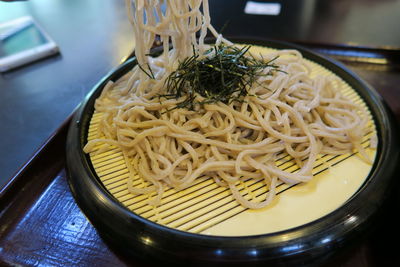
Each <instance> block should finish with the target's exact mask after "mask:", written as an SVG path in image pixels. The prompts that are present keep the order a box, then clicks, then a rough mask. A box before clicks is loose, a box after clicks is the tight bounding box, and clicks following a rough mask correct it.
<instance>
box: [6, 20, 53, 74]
mask: <svg viewBox="0 0 400 267" xmlns="http://www.w3.org/2000/svg"><path fill="white" fill-rule="evenodd" d="M58 52H59V49H58V46H57V44H56V43H55V42H54V41H53V40H52V39H51V38H50V36H49V35H48V34H47V33H46V32H45V31H44V30H43V29H42V28H41V27H40V26H39V25H38V24H37V23H36V22H35V21H34V20H33V18H32V17H29V16H27V17H21V18H18V19H14V20H12V21H7V22H5V23H2V24H0V71H1V72H4V71H8V70H11V69H14V68H17V67H20V66H22V65H25V64H29V63H31V62H34V61H37V60H39V59H42V58H45V57H48V56H51V55H54V54H57V53H58Z"/></svg>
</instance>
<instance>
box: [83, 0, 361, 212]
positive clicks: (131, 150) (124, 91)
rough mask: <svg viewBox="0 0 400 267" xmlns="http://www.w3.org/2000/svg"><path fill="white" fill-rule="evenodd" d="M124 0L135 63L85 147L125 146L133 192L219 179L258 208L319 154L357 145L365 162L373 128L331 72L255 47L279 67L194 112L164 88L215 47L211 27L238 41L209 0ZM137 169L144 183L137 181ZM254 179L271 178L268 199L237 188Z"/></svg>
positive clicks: (304, 173)
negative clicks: (242, 92)
mask: <svg viewBox="0 0 400 267" xmlns="http://www.w3.org/2000/svg"><path fill="white" fill-rule="evenodd" d="M126 2H127V10H128V15H129V19H130V21H131V23H132V24H133V28H134V36H135V38H136V51H135V53H136V57H137V61H138V65H136V66H135V67H134V68H133V69H132V71H131V72H130V73H128V74H127V75H125V76H124V77H122V78H121V79H120V80H118V81H117V82H115V83H113V82H109V83H108V84H107V86H106V87H105V88H104V90H103V92H102V94H101V96H100V97H99V98H98V99H97V100H96V103H95V109H96V112H100V113H102V120H101V121H100V124H99V130H98V131H99V135H98V138H96V139H94V140H91V141H89V142H88V143H87V145H86V146H85V148H84V151H85V152H86V153H89V152H95V151H97V152H101V151H102V149H104V147H107V146H103V145H99V144H106V145H114V146H117V147H118V148H120V149H121V151H122V152H123V155H124V158H125V161H126V165H127V168H128V170H129V173H130V177H129V178H128V190H129V191H130V192H131V193H133V194H149V195H150V194H154V193H156V194H155V197H154V198H153V199H151V200H150V202H149V203H150V204H152V205H157V204H159V203H160V201H161V198H162V196H163V192H164V190H165V189H166V188H168V187H172V188H175V189H177V190H181V189H184V188H187V187H189V186H191V185H192V184H193V182H194V181H195V180H196V179H203V178H204V177H212V178H213V179H214V180H215V182H216V183H217V184H219V185H220V186H224V187H227V188H229V189H230V191H231V192H232V195H233V197H234V198H235V199H236V200H237V201H238V202H239V203H240V204H241V205H243V206H244V207H247V208H251V209H260V208H263V207H265V206H267V205H268V204H269V203H270V202H271V201H272V199H273V198H274V195H275V187H276V186H277V184H278V183H279V182H280V181H283V182H285V183H290V184H295V183H299V182H307V181H309V180H310V179H312V169H313V166H314V163H315V161H316V159H317V157H318V154H344V153H349V152H353V151H354V150H356V151H358V152H360V154H361V155H363V156H364V158H365V160H368V157H367V155H366V153H365V151H364V149H363V148H362V146H361V143H360V142H361V139H362V137H363V136H364V134H365V133H366V124H367V115H366V113H365V110H364V108H363V107H360V106H359V105H357V104H356V103H353V102H351V101H350V100H348V99H347V98H346V97H344V96H343V95H342V94H341V92H340V91H341V90H340V88H339V82H338V81H337V80H335V78H334V77H323V76H317V77H314V78H311V77H310V69H309V67H308V66H307V64H306V63H305V61H304V60H303V58H302V55H301V54H300V53H299V52H298V51H296V50H280V51H275V52H271V53H268V54H262V55H252V56H254V57H256V58H257V59H258V60H260V61H264V62H268V61H271V60H274V64H275V65H277V66H279V71H276V70H272V69H270V68H265V69H264V70H263V71H262V72H263V74H264V75H260V76H259V77H258V78H257V81H256V82H254V83H253V84H252V85H251V86H249V88H247V91H248V95H246V96H243V99H242V101H233V102H231V103H222V102H217V103H213V104H204V105H199V106H198V107H197V108H196V109H195V110H190V109H185V108H176V106H177V105H178V104H179V103H181V102H182V99H183V98H184V97H182V98H178V99H161V98H160V97H157V96H159V95H162V94H165V90H166V88H165V84H166V80H167V79H168V77H169V75H170V74H171V73H172V72H173V71H174V70H176V68H177V67H178V65H179V63H180V62H182V60H184V59H185V58H188V57H190V56H192V55H193V53H194V51H196V52H197V53H198V54H200V55H203V54H204V53H205V51H207V50H208V49H209V48H210V46H209V45H206V44H205V43H204V38H205V36H206V33H207V30H209V31H210V32H211V33H212V34H213V35H214V36H215V37H216V45H219V44H224V45H233V44H232V43H230V42H229V41H228V40H226V39H224V38H223V37H222V36H221V35H218V33H217V32H216V31H215V29H214V28H213V27H212V26H211V24H210V15H209V10H208V1H207V0H189V1H184V0H179V1H165V2H164V1H155V0H148V1H145V0H136V1H131V0H126ZM162 4H165V6H166V9H165V11H164V10H163V9H162ZM201 8H202V10H203V12H204V13H202V12H201ZM156 36H159V37H160V38H161V41H162V43H163V46H164V50H163V53H162V54H161V55H160V56H158V57H155V58H154V57H151V56H149V54H150V49H151V47H152V45H153V43H154V40H155V38H156ZM170 43H171V44H172V48H171V49H170V48H169V44H170ZM248 53H250V52H248ZM207 56H210V55H207ZM211 56H212V55H211ZM197 99H200V100H201V99H202V96H200V95H198V96H197ZM285 154H287V155H290V157H292V158H293V162H294V163H295V164H296V165H297V166H298V170H297V171H295V172H294V173H291V172H288V171H285V170H282V169H280V168H279V167H278V166H277V163H276V162H275V161H276V159H277V157H278V155H285ZM136 174H139V176H140V177H141V178H142V179H143V180H144V181H146V183H145V182H144V183H143V184H142V185H141V186H139V187H138V186H133V183H132V181H133V179H134V177H135V176H136ZM248 179H253V180H257V181H263V182H264V183H265V186H266V187H268V189H269V190H268V191H267V193H266V196H265V199H264V200H262V201H252V200H249V199H248V198H246V197H244V196H242V194H241V193H240V191H239V190H238V189H237V186H238V185H239V183H240V181H245V180H248Z"/></svg>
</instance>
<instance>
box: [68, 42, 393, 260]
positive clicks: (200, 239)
mask: <svg viewBox="0 0 400 267" xmlns="http://www.w3.org/2000/svg"><path fill="white" fill-rule="evenodd" d="M234 41H235V42H237V43H248V44H254V45H259V46H266V47H270V48H277V49H288V48H289V49H292V48H293V49H297V50H299V51H300V52H301V53H302V54H303V56H304V57H305V58H307V59H308V60H311V61H313V62H316V63H318V64H320V65H322V66H323V67H325V68H327V69H329V70H330V71H332V72H333V73H335V74H336V75H337V76H339V77H341V78H342V79H343V80H344V81H345V82H347V83H348V84H349V85H350V86H351V87H352V88H353V89H354V90H355V91H357V93H358V94H359V95H360V97H361V98H362V99H363V100H364V102H365V103H366V104H367V106H368V108H369V110H370V113H371V115H372V117H373V119H374V121H375V126H376V132H377V136H378V140H379V145H378V148H377V152H376V159H375V162H374V165H373V166H372V170H371V171H370V173H369V176H368V177H367V179H366V180H365V182H364V183H363V185H362V186H361V187H360V189H359V190H358V191H357V192H356V193H355V194H354V195H353V196H352V197H351V198H350V199H349V200H348V201H346V202H345V203H344V204H343V205H342V206H340V207H339V208H337V209H336V210H334V211H333V212H330V213H329V214H327V215H325V216H323V217H321V218H319V219H317V220H314V221H312V222H309V223H306V224H304V225H301V226H298V227H295V228H292V229H287V230H284V231H279V232H273V233H269V234H261V235H252V236H210V235H203V234H194V233H190V232H185V231H180V230H176V229H173V228H170V227H166V226H162V225H160V224H157V223H155V222H152V221H150V220H147V219H145V218H143V217H141V216H139V215H137V214H135V213H133V212H132V211H130V210H129V209H127V208H126V207H125V206H124V205H122V204H121V203H120V202H119V201H118V200H117V199H116V198H115V197H114V196H113V195H112V194H111V193H110V192H109V191H108V190H107V189H106V188H105V186H104V185H103V183H102V182H101V181H100V179H99V177H98V176H97V174H96V172H95V170H94V168H93V166H92V163H91V160H90V157H89V156H88V155H86V154H85V153H83V151H82V148H83V146H84V145H85V143H86V142H87V135H88V127H89V124H90V120H91V118H92V115H93V112H94V102H95V100H96V98H97V97H98V96H99V95H100V93H101V91H102V89H103V87H104V86H105V84H106V83H107V81H109V80H113V81H116V80H118V78H120V77H121V76H122V75H124V74H125V73H127V72H128V71H129V70H131V69H132V67H133V66H134V65H135V64H136V61H135V59H134V58H132V59H130V60H128V61H127V62H125V63H124V64H122V65H121V66H119V67H118V68H117V69H115V70H114V71H112V72H111V73H110V74H108V75H107V76H106V77H105V78H104V79H103V80H101V81H100V82H99V83H98V84H97V85H96V86H95V87H94V89H93V90H92V92H91V93H90V94H89V95H88V96H87V97H86V99H85V100H84V101H83V102H82V104H81V106H80V108H79V110H78V111H77V112H76V114H75V116H74V119H73V121H72V123H71V126H70V129H69V134H68V140H67V171H68V177H69V184H70V187H71V190H72V193H73V195H74V197H75V199H76V201H77V203H78V205H79V206H80V208H81V209H82V211H83V212H84V213H85V215H86V216H87V217H88V219H89V220H90V222H91V223H92V224H93V225H94V227H95V228H96V229H97V230H98V232H99V233H100V235H101V236H102V237H103V238H104V239H105V240H106V241H108V242H110V243H112V244H113V245H114V246H115V247H117V248H118V250H120V251H122V252H124V253H126V254H131V255H135V256H139V257H141V258H146V259H148V260H149V261H150V262H154V261H164V260H167V261H170V262H177V263H185V262H190V263H210V264H222V263H247V264H249V263H265V262H269V263H275V264H277V265H280V264H283V265H285V264H302V265H304V264H315V263H320V262H322V261H324V260H326V259H328V258H329V257H331V256H332V255H334V254H335V253H336V252H337V251H340V250H341V249H342V248H343V247H346V246H347V245H348V244H351V243H352V241H354V240H358V238H359V237H360V236H362V235H363V234H364V233H365V231H366V230H367V229H368V228H369V226H370V225H371V223H372V222H374V218H376V217H377V216H376V215H377V213H378V210H379V209H380V207H381V206H382V205H383V204H384V201H385V199H386V196H387V195H388V193H389V192H390V186H391V183H392V181H393V179H392V177H393V174H394V172H395V170H396V164H397V162H398V160H399V143H398V141H397V140H396V137H397V134H396V130H395V126H394V125H395V124H394V122H393V119H392V117H391V115H390V112H389V110H388V109H387V107H386V105H385V104H384V103H383V101H382V99H381V97H380V96H379V95H378V94H377V93H376V92H375V90H374V89H372V88H371V87H370V86H369V85H368V84H366V83H365V82H364V81H362V80H361V79H360V78H358V77H357V76H356V75H355V74H354V73H352V72H351V71H349V70H348V69H347V68H346V67H344V66H343V65H341V64H340V63H338V62H336V61H334V60H331V59H328V58H325V57H322V56H320V55H317V54H315V53H313V52H311V51H309V50H307V49H304V48H302V47H298V46H295V45H292V44H288V43H282V42H275V41H270V40H264V41H260V40H259V41H249V40H234Z"/></svg>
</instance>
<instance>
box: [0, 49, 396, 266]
mask: <svg viewBox="0 0 400 267" xmlns="http://www.w3.org/2000/svg"><path fill="white" fill-rule="evenodd" d="M301 45H303V46H306V47H308V48H311V49H312V50H314V51H316V52H320V53H323V54H326V55H329V56H331V57H334V58H336V59H338V60H340V61H342V62H343V63H344V64H345V65H346V66H347V67H349V68H350V69H352V70H353V71H355V72H356V73H357V74H358V75H359V76H361V77H362V78H363V79H364V80H366V81H367V82H368V83H370V84H371V85H372V86H373V87H374V88H375V89H376V90H377V91H378V92H379V93H380V94H381V95H382V97H383V98H384V99H385V100H386V102H387V103H388V105H389V107H390V108H391V110H392V111H393V113H394V115H395V117H396V118H397V121H398V122H399V121H400V103H399V101H398V100H399V99H400V97H399V96H400V87H399V84H400V51H399V50H394V49H384V48H368V47H351V46H346V45H324V44H310V43H302V44H301ZM70 120H71V117H69V118H68V119H67V120H66V121H65V123H63V124H62V125H61V126H60V128H59V129H58V130H57V131H56V132H55V133H54V134H53V135H52V136H51V137H50V138H49V139H48V140H47V141H46V142H45V143H44V144H43V146H42V147H41V148H40V149H39V150H38V151H37V152H36V153H35V154H34V155H33V156H32V158H31V159H30V160H29V161H28V162H27V163H26V164H25V165H24V166H23V167H22V168H21V169H20V171H19V172H18V173H17V174H16V175H15V176H14V177H12V179H10V181H9V182H8V183H7V185H6V186H5V187H4V188H3V189H2V190H1V191H0V265H6V266H15V265H22V266H26V265H29V266H30V265H49V266H54V265H55V266H131V265H135V266H138V265H139V266H147V265H151V259H149V260H148V262H143V261H142V260H139V259H137V258H135V257H133V256H132V257H127V256H123V255H122V254H121V253H119V251H118V250H117V249H115V248H113V247H110V246H109V245H107V244H106V243H104V242H103V241H102V239H101V238H100V236H99V235H98V233H97V232H96V230H95V229H94V228H93V226H92V225H91V224H90V223H89V221H88V220H87V219H86V217H85V216H84V215H83V213H82V212H81V211H80V209H79V208H78V206H77V205H76V203H75V200H74V198H73V197H72V194H71V192H70V189H69V187H68V183H67V178H66V173H65V149H66V148H65V142H66V135H67V131H68V126H69V122H70ZM397 188H398V187H397V186H396V187H394V189H393V194H392V195H391V196H389V201H388V202H387V204H386V205H385V206H384V209H383V210H382V211H381V216H380V219H379V221H377V222H376V223H375V224H374V226H373V228H372V229H371V231H370V232H369V233H367V234H366V235H365V238H364V239H363V240H362V241H360V243H357V244H355V245H354V246H353V247H351V248H350V249H348V250H346V251H345V252H343V253H340V254H339V255H338V256H337V257H336V258H334V259H332V260H331V262H329V263H328V264H327V266H399V265H400V258H399V257H398V255H397V245H396V242H397V240H399V239H400V229H399V228H398V227H397V226H398V225H399V224H400V219H398V216H397V215H396V211H397V210H398V209H399V208H400V191H399V189H397Z"/></svg>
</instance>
